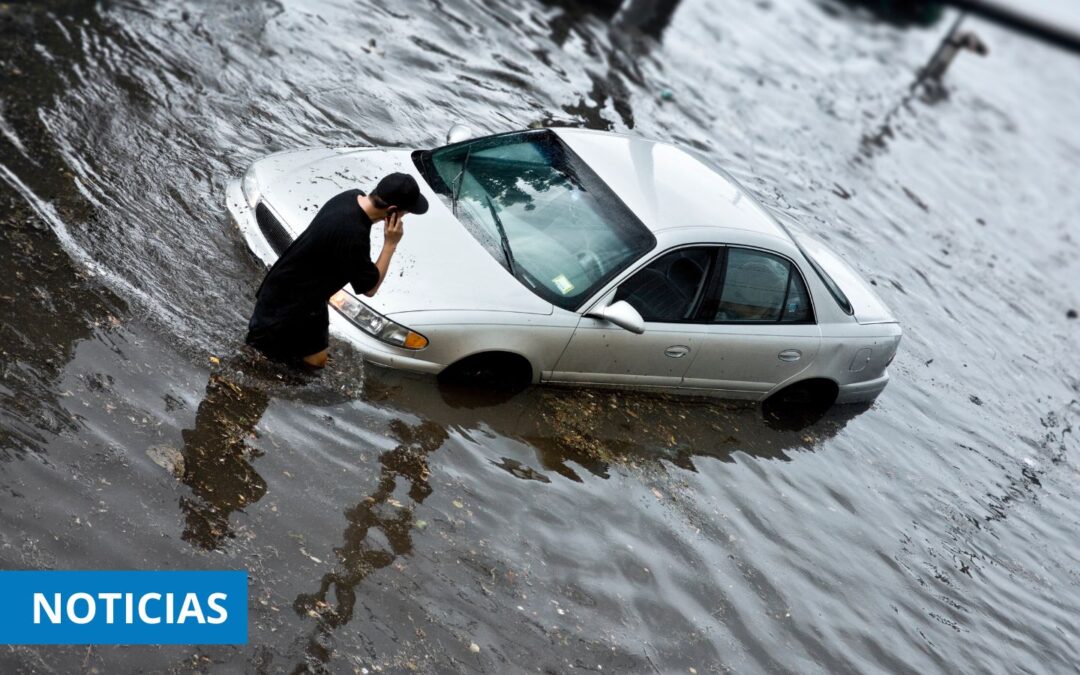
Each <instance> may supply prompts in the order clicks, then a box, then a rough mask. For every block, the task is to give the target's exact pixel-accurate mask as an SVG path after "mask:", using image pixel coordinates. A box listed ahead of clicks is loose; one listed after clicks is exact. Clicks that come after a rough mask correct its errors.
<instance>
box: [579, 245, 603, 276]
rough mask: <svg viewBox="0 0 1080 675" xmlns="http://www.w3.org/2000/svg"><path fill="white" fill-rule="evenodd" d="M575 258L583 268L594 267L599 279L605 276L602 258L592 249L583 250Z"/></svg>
mask: <svg viewBox="0 0 1080 675" xmlns="http://www.w3.org/2000/svg"><path fill="white" fill-rule="evenodd" d="M574 256H575V257H576V258H577V261H578V263H579V264H580V265H581V266H582V267H586V266H591V267H593V268H594V270H595V272H596V276H597V277H598V278H599V277H602V276H604V264H603V263H602V262H600V256H598V255H596V253H595V252H594V251H593V250H592V249H589V248H586V249H582V250H580V251H578V252H577V253H575V254H574Z"/></svg>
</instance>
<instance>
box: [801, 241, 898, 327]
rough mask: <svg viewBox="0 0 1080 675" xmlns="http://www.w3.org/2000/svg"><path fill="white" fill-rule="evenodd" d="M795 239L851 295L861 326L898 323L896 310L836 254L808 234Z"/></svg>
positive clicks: (852, 305)
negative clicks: (894, 311) (891, 308)
mask: <svg viewBox="0 0 1080 675" xmlns="http://www.w3.org/2000/svg"><path fill="white" fill-rule="evenodd" d="M795 240H796V242H798V244H799V246H800V247H801V248H802V250H803V252H804V253H806V254H807V255H809V256H810V257H811V258H813V260H814V262H816V263H817V264H818V265H819V266H820V267H821V268H822V269H823V270H825V273H826V274H828V275H829V276H830V277H831V278H832V280H833V281H835V282H836V285H837V286H839V287H840V290H842V291H843V292H844V295H846V296H847V299H848V302H850V303H851V308H852V310H854V314H855V320H856V321H858V322H859V323H861V324H872V323H897V320H896V317H895V316H894V315H893V313H892V310H890V309H889V308H888V306H887V305H886V304H885V302H884V301H883V300H882V299H881V298H880V297H879V296H878V294H877V293H876V292H875V291H874V288H873V287H872V286H871V285H870V284H869V283H867V282H866V280H865V279H863V278H862V276H861V275H860V274H859V273H858V272H856V271H855V270H854V269H852V268H851V266H850V265H848V264H847V263H846V262H844V261H843V260H841V259H840V257H839V256H838V255H836V254H835V253H833V251H832V249H830V248H829V247H828V246H826V245H825V244H823V243H821V242H820V241H818V240H817V239H814V238H813V237H811V236H809V235H805V234H796V235H795Z"/></svg>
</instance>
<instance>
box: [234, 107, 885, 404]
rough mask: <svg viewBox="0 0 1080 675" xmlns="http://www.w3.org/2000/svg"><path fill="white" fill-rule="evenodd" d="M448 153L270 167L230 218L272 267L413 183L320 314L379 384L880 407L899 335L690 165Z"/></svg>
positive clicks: (756, 208) (391, 152)
mask: <svg viewBox="0 0 1080 675" xmlns="http://www.w3.org/2000/svg"><path fill="white" fill-rule="evenodd" d="M455 136H457V138H455ZM461 136H462V129H461V128H460V127H455V129H453V130H451V134H450V136H449V138H448V140H454V141H456V142H451V143H450V144H448V145H445V146H443V147H440V148H436V149H434V150H401V149H381V148H319V149H308V150H297V151H291V152H283V153H278V154H275V155H271V156H269V157H266V158H264V159H261V160H258V161H256V162H255V163H254V164H252V166H251V168H250V169H249V170H248V171H247V173H246V174H245V175H244V176H243V178H242V179H241V180H234V181H232V183H231V184H230V185H229V188H228V198H227V199H228V208H229V210H230V212H231V214H232V216H233V218H234V219H235V221H236V223H237V225H238V226H239V229H240V231H241V232H242V233H243V236H244V239H245V240H246V241H247V244H248V246H249V247H250V248H251V250H252V251H253V252H254V254H255V255H256V256H257V257H258V258H260V259H261V260H262V261H263V262H264V263H265V264H266V265H270V264H272V263H273V262H274V260H275V259H276V258H277V256H278V254H279V253H280V252H281V251H283V250H284V249H285V247H287V246H288V245H289V243H290V242H291V241H292V240H293V239H294V238H295V237H296V236H297V235H298V234H299V233H300V232H301V231H302V230H303V229H304V228H305V227H307V225H308V223H309V222H310V221H311V219H312V217H313V216H314V215H315V213H316V212H317V211H318V209H319V207H320V206H321V205H322V204H324V203H325V202H326V201H327V200H328V199H330V198H331V197H333V196H334V195H335V194H337V193H339V192H342V191H344V190H347V189H350V188H360V189H370V187H373V186H374V185H375V184H376V183H377V182H378V180H379V179H380V178H381V177H382V176H384V175H386V174H388V173H391V172H394V171H401V172H404V173H408V174H410V175H412V176H414V177H415V178H416V179H417V181H418V183H419V184H420V187H421V190H422V192H423V194H424V196H425V197H427V199H428V202H429V203H430V204H431V207H430V210H429V211H428V213H427V214H425V215H423V216H415V215H414V216H411V217H408V218H406V220H405V224H406V227H405V229H406V234H405V237H404V239H403V240H402V242H401V244H400V245H399V246H398V252H397V255H396V256H395V258H394V260H393V262H392V264H391V269H390V272H389V276H388V278H387V280H386V282H385V283H384V284H383V286H382V287H381V289H380V290H379V293H378V294H377V295H376V296H374V297H372V298H363V299H360V298H357V297H356V296H354V295H352V294H351V293H349V292H347V291H346V290H342V291H340V292H339V293H338V294H336V295H335V296H334V297H333V298H332V299H331V302H330V304H331V305H332V306H333V307H334V308H335V309H336V311H333V312H331V331H332V332H333V333H334V334H336V335H337V336H339V337H341V338H343V339H345V340H347V341H349V342H351V343H352V344H354V345H355V346H356V348H357V349H359V350H360V352H361V353H362V354H363V355H364V357H365V358H366V359H367V360H368V361H370V362H373V363H376V364H381V365H383V366H388V367H391V368H398V369H402V370H407V371H416V372H421V373H431V374H437V375H440V376H442V377H446V378H455V377H467V376H472V377H476V378H480V379H499V380H501V381H515V380H516V381H521V382H533V383H553V384H574V385H588V386H601V387H618V388H633V389H645V390H656V391H665V392H674V393H687V394H693V395H711V396H718V397H723V398H741V399H752V400H765V399H767V398H768V397H770V396H772V395H773V394H776V393H777V392H780V391H786V392H793V391H802V392H810V393H811V394H813V395H814V396H816V397H818V398H823V399H827V400H828V401H832V400H835V401H836V402H856V401H870V400H873V399H874V398H875V397H876V396H877V395H878V394H879V393H881V391H882V390H883V389H884V388H885V385H886V383H887V382H888V379H889V375H888V371H887V368H888V365H889V363H890V362H891V361H892V359H893V356H894V355H895V354H896V349H897V345H898V344H899V342H900V334H901V330H900V325H899V324H898V323H897V320H896V319H895V318H894V316H893V315H892V313H891V312H890V311H889V310H888V308H887V307H886V306H885V304H884V303H883V302H882V301H881V299H880V298H879V297H878V296H877V294H876V293H874V291H873V290H872V288H871V286H870V285H869V284H867V283H866V282H865V281H864V280H863V279H862V278H861V277H860V276H859V275H858V274H857V273H856V272H854V271H853V270H852V269H851V268H850V267H849V266H847V265H846V264H845V263H844V262H842V261H841V260H840V259H839V258H838V257H837V256H836V255H835V254H833V253H832V252H831V251H830V250H829V249H828V248H826V247H825V246H824V245H822V244H821V243H820V242H818V241H816V240H814V239H812V238H810V237H807V236H804V235H801V234H799V235H793V234H792V233H791V232H789V231H787V230H786V229H785V228H784V227H783V226H782V225H781V224H780V223H779V222H778V221H777V220H776V219H774V218H773V217H772V216H771V215H769V214H768V213H767V212H766V211H765V209H764V208H763V207H762V206H761V205H760V204H758V203H757V202H756V201H755V200H754V198H753V197H751V196H750V195H749V193H747V191H746V190H744V189H743V188H742V187H740V186H739V185H738V184H737V183H736V182H735V180H734V179H733V178H731V177H730V176H728V175H726V174H725V173H723V172H721V171H719V170H717V169H715V168H712V167H710V166H709V164H708V163H707V162H706V161H705V160H704V159H702V158H700V157H699V156H697V155H696V154H694V153H692V152H689V151H687V150H683V149H680V148H678V147H674V146H672V145H669V144H665V143H658V142H652V141H647V140H642V139H638V138H632V137H629V136H625V135H620V134H614V133H605V132H598V131H588V130H582V129H538V130H529V131H520V132H513V133H505V134H497V135H494V136H485V137H480V138H468V137H467V136H466V137H465V138H464V139H462V138H461ZM381 231H382V228H381V227H379V226H376V227H374V228H372V239H373V241H372V250H373V251H378V250H379V246H380V241H379V238H380V237H381Z"/></svg>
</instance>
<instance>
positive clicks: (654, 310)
mask: <svg viewBox="0 0 1080 675" xmlns="http://www.w3.org/2000/svg"><path fill="white" fill-rule="evenodd" d="M713 254H714V249H713V248H709V247H702V248H684V249H679V250H678V251H672V252H671V253H668V254H667V255H664V256H661V257H660V258H658V259H657V260H655V261H653V262H652V263H650V264H649V265H648V266H647V267H646V268H645V269H642V270H640V271H638V272H637V273H636V274H634V276H632V277H630V278H629V279H627V280H626V281H624V282H623V283H622V284H621V285H620V286H619V290H618V291H616V292H615V300H616V301H618V300H625V301H627V302H628V303H630V304H631V305H632V306H633V307H634V309H636V310H637V311H638V312H639V313H640V314H641V318H642V319H644V320H645V321H655V322H666V323H673V322H680V321H689V320H691V319H692V317H693V315H694V311H695V309H696V307H697V306H698V304H699V303H700V301H701V297H702V295H703V294H704V291H705V282H706V280H707V279H708V277H709V266H710V264H711V262H712V258H713Z"/></svg>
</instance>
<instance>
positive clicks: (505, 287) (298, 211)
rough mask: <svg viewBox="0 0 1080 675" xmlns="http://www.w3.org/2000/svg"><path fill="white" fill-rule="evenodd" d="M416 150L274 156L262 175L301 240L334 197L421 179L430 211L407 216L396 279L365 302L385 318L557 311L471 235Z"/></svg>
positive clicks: (376, 237)
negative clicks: (419, 164)
mask: <svg viewBox="0 0 1080 675" xmlns="http://www.w3.org/2000/svg"><path fill="white" fill-rule="evenodd" d="M411 155H412V153H411V152H410V151H408V150H380V149H371V148H360V149H356V148H342V149H316V150H301V151H297V152H290V153H280V154H277V155H271V156H270V157H267V158H266V159H263V160H260V161H259V162H256V164H255V165H254V170H255V172H256V174H255V175H256V179H257V181H258V183H259V186H260V189H261V193H262V197H263V200H264V201H265V203H266V204H267V205H268V206H269V207H270V208H271V209H272V210H273V211H274V212H275V213H276V215H277V216H278V217H279V219H280V220H281V221H282V225H283V226H284V227H285V229H287V230H288V231H289V232H290V233H291V234H292V235H293V237H296V236H298V235H299V234H300V232H302V231H303V230H304V229H305V228H306V227H307V226H308V224H310V222H311V219H312V218H313V217H314V216H315V214H316V213H317V212H318V210H319V208H320V207H321V206H322V205H323V204H325V203H326V202H327V200H329V199H330V198H331V197H333V196H334V195H336V194H338V193H340V192H342V191H344V190H349V189H353V188H360V189H361V190H365V191H367V190H370V189H371V188H372V187H374V186H375V184H376V183H378V182H379V179H380V178H382V177H383V176H385V175H386V174H388V173H392V172H394V171H400V172H402V173H406V174H409V175H411V176H413V177H414V178H415V179H416V181H417V183H419V185H420V190H421V192H422V193H423V195H424V196H425V197H426V198H427V200H428V204H430V208H429V209H428V212H427V213H425V214H424V215H422V216H418V215H410V216H407V217H406V219H405V236H404V238H403V239H402V240H401V243H400V244H399V245H398V248H397V253H396V254H395V255H394V260H393V262H392V263H391V265H390V272H389V276H388V278H387V279H386V281H385V282H384V283H383V285H382V287H381V288H380V289H379V292H378V294H377V295H376V296H375V297H372V298H364V303H365V304H367V305H369V306H370V307H371V308H372V309H374V310H375V311H377V312H380V313H381V314H384V315H392V314H399V313H403V312H416V311H424V310H485V311H507V312H525V313H531V314H550V313H551V311H552V304H551V303H550V302H547V301H545V300H543V299H542V298H540V297H538V296H536V295H535V294H533V293H532V292H531V291H529V290H528V289H527V288H525V286H523V285H522V284H521V283H520V282H518V280H517V279H515V278H514V277H513V276H512V275H511V274H510V273H509V272H508V271H507V270H506V269H505V268H504V267H503V266H502V265H500V264H499V263H498V262H497V261H496V260H495V259H494V258H493V257H492V256H491V254H490V253H488V252H487V250H486V249H484V248H483V246H481V245H480V243H479V242H478V241H476V239H475V238H474V237H473V236H472V235H471V234H469V232H468V231H467V230H466V229H465V227H464V226H462V224H461V223H460V222H459V221H458V219H457V218H456V217H455V216H454V214H453V213H451V211H450V209H449V208H448V207H447V206H446V205H445V204H444V202H443V201H442V200H441V199H440V198H439V197H438V196H437V195H436V194H435V193H434V192H433V191H432V190H431V187H430V186H429V185H428V184H427V181H425V180H424V178H423V176H421V175H420V173H419V172H418V171H417V169H416V166H415V165H414V164H413V161H412V157H411ZM382 242H383V237H382V224H381V223H378V224H376V225H375V226H374V227H372V228H371V255H372V258H377V257H378V255H379V251H380V249H381V248H382Z"/></svg>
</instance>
